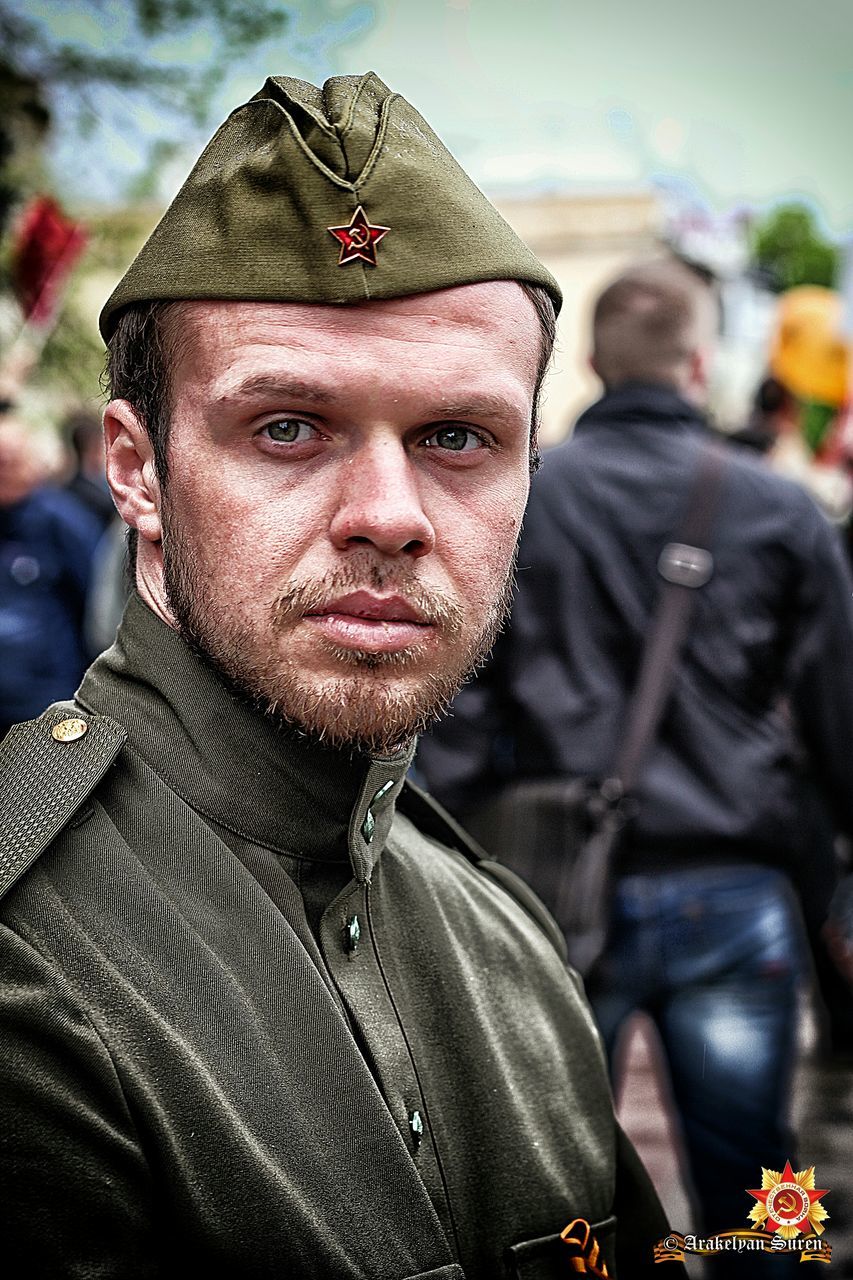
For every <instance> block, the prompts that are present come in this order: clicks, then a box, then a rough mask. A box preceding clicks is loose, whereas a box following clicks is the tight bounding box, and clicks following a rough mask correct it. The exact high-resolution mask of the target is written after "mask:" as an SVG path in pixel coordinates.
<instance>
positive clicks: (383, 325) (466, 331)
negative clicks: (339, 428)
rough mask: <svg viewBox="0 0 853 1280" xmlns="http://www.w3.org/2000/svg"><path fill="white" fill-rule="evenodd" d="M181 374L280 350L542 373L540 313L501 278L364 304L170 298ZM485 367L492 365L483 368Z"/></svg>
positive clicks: (202, 377)
mask: <svg viewBox="0 0 853 1280" xmlns="http://www.w3.org/2000/svg"><path fill="white" fill-rule="evenodd" d="M171 312H172V316H171V320H170V327H171V329H172V333H173V336H174V337H175V338H177V341H176V342H173V344H172V345H173V351H174V358H175V373H176V374H179V375H180V376H179V377H178V381H182V380H184V379H188V380H189V381H192V382H196V383H206V384H209V383H211V382H218V381H220V380H221V379H223V378H225V379H227V378H229V377H230V376H231V375H236V373H237V371H238V368H239V366H241V365H242V364H245V363H252V362H253V361H255V360H261V361H266V360H269V359H273V358H275V356H276V353H284V358H285V359H286V360H292V361H295V362H296V363H297V364H299V363H302V362H307V363H309V364H310V363H315V362H316V360H317V357H320V358H321V359H322V360H323V362H324V363H325V362H328V363H329V364H330V365H331V366H346V367H348V369H349V371H350V372H351V373H354V372H357V371H358V369H359V368H368V367H371V368H372V369H373V370H374V372H375V370H376V367H377V366H378V367H379V368H380V369H381V373H382V376H383V378H384V379H386V380H391V381H394V380H395V379H400V380H404V379H406V378H408V377H409V376H410V374H411V372H412V369H413V368H414V367H417V366H418V365H419V363H420V362H424V363H426V364H429V365H431V366H433V367H435V366H438V367H439V368H440V369H441V370H442V371H446V372H447V373H448V374H450V375H451V376H452V373H453V372H454V371H457V372H462V371H463V370H464V369H465V368H466V367H471V368H475V367H476V368H480V367H482V366H483V365H485V366H486V367H488V368H492V369H493V370H494V371H495V372H497V370H498V369H500V370H501V371H502V372H506V373H508V374H509V375H510V376H512V375H515V376H516V377H517V378H518V379H519V380H520V381H522V382H524V383H526V382H528V381H529V382H530V385H531V387H532V385H533V383H534V382H535V377H536V371H537V368H538V363H539V357H540V354H541V348H542V335H541V330H540V324H539V319H538V317H537V315H536V311H535V309H534V307H533V304H532V303H531V302H530V300H529V299H528V298H527V296H526V295H525V293H524V292H523V290H522V289H521V288H520V287H519V285H517V284H515V283H514V282H512V281H495V282H490V283H485V284H474V285H465V286H461V287H459V288H455V289H443V290H440V291H435V292H432V293H426V294H419V295H416V296H412V297H405V298H397V299H392V300H387V301H381V302H368V303H360V304H357V305H344V306H334V305H314V304H302V303H261V302H217V301H211V302H184V303H177V304H174V305H173V307H172V308H171ZM484 371H485V370H484Z"/></svg>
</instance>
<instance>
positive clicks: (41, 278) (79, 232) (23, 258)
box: [12, 196, 86, 328]
mask: <svg viewBox="0 0 853 1280" xmlns="http://www.w3.org/2000/svg"><path fill="white" fill-rule="evenodd" d="M85 245H86V233H85V231H84V230H83V227H82V225H81V224H80V223H79V222H72V220H71V219H70V218H67V217H66V216H65V214H64V213H63V212H62V210H61V209H60V207H59V205H58V204H57V203H56V201H55V200H53V199H51V197H50V196H37V197H36V199H35V200H33V201H32V202H31V203H30V204H29V205H28V206H27V208H26V209H25V210H24V214H23V217H22V219H21V222H20V225H19V228H18V233H17V236H16V239H15V243H14V246H13V249H12V288H13V289H14V292H15V297H16V298H17V299H18V302H19V303H20V306H21V310H22V311H23V313H24V319H25V320H26V321H27V322H28V323H29V324H32V325H36V326H38V327H40V328H41V327H44V328H49V327H50V326H51V325H52V323H53V321H54V320H55V318H56V314H57V312H58V310H59V303H60V299H61V297H62V290H63V287H64V285H65V282H66V280H67V279H68V276H69V273H70V271H71V268H72V267H73V266H74V263H75V262H76V261H77V259H78V258H79V257H80V254H81V253H82V252H83V249H84V247H85Z"/></svg>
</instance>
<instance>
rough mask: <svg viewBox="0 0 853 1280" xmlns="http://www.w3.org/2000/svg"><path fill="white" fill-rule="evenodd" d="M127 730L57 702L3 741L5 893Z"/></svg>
mask: <svg viewBox="0 0 853 1280" xmlns="http://www.w3.org/2000/svg"><path fill="white" fill-rule="evenodd" d="M126 738H127V733H126V732H125V730H124V729H123V728H122V727H121V725H120V724H117V723H116V721H115V720H111V719H110V717H109V716H100V715H94V714H93V713H92V712H89V711H81V709H80V708H79V707H78V706H76V705H75V703H73V702H57V703H54V705H53V706H52V707H48V709H47V711H45V712H44V714H43V715H40V716H39V717H38V719H37V720H27V721H25V723H23V724H16V725H14V726H13V727H12V728H11V729H10V730H9V732H8V733H7V734H6V737H5V738H4V739H3V741H2V743H0V898H2V897H3V896H4V895H5V894H6V893H8V891H9V890H10V889H11V887H12V885H13V884H15V883H16V882H17V881H18V880H19V879H20V877H21V876H22V875H23V874H24V872H25V871H27V870H28V868H29V867H31V866H32V864H33V863H34V862H35V860H36V858H38V857H39V856H40V855H41V854H42V853H44V851H45V849H46V848H47V847H48V845H49V844H50V843H51V841H53V840H55V839H56V837H57V836H58V835H59V833H60V831H61V830H62V828H63V827H64V826H65V825H66V823H67V822H68V821H69V819H71V818H72V817H73V816H74V814H75V813H76V812H77V810H78V809H79V808H80V806H81V805H82V804H84V803H85V801H86V800H87V799H88V798H89V796H90V795H91V794H92V792H93V791H94V789H95V787H96V786H97V785H98V783H99V782H100V781H101V779H102V778H103V776H104V774H105V773H106V771H107V769H109V767H110V765H111V764H112V763H113V761H114V760H115V758H116V756H117V755H118V753H119V751H120V750H121V748H122V746H123V745H124V742H125V740H126Z"/></svg>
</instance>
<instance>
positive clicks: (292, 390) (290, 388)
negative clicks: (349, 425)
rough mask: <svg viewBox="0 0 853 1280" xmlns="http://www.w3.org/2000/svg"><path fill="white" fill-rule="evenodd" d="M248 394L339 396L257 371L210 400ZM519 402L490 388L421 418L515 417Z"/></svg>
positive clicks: (321, 400) (324, 400) (306, 399)
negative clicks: (491, 390)
mask: <svg viewBox="0 0 853 1280" xmlns="http://www.w3.org/2000/svg"><path fill="white" fill-rule="evenodd" d="M252 396H270V397H274V398H275V399H277V400H279V401H281V402H284V401H287V400H297V401H301V402H302V403H303V404H318V405H327V404H334V403H335V402H336V401H338V400H339V398H340V397H339V396H338V395H337V394H336V392H335V391H333V390H331V389H328V388H325V387H319V386H317V384H316V383H313V382H306V381H304V380H303V379H301V378H282V377H277V376H276V375H274V374H269V373H257V374H253V375H252V376H251V377H248V378H245V379H244V380H243V381H242V382H240V383H238V384H237V385H236V386H234V387H229V389H228V390H227V391H223V392H222V394H221V395H219V396H217V397H216V400H215V401H214V403H215V404H217V405H224V404H234V403H238V402H239V401H240V400H243V399H248V398H251V397H252ZM518 410H519V406H518V404H517V403H516V402H515V401H514V400H512V399H511V398H510V397H509V396H502V395H499V394H496V393H494V392H488V391H487V392H483V393H482V394H479V393H478V394H477V395H476V396H474V397H472V398H471V399H470V400H468V401H465V402H464V403H463V402H459V403H456V404H440V403H436V404H435V405H433V406H432V407H430V408H429V409H428V410H427V412H426V413H425V414H424V418H425V419H429V420H430V421H434V422H435V421H439V420H441V419H451V418H479V417H483V416H486V417H489V416H491V417H502V418H507V417H515V416H516V414H517V413H518Z"/></svg>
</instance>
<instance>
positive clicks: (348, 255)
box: [327, 205, 391, 267]
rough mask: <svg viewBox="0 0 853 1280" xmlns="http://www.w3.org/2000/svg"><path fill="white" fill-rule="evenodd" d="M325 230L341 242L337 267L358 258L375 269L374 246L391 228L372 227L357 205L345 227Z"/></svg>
mask: <svg viewBox="0 0 853 1280" xmlns="http://www.w3.org/2000/svg"><path fill="white" fill-rule="evenodd" d="M327 230H328V231H329V232H330V234H331V235H333V236H334V237H335V239H336V240H340V242H341V256H340V257H339V258H338V266H339V267H345V266H346V264H347V263H348V262H356V261H357V260H358V259H359V258H360V259H361V261H362V262H367V263H369V264H370V266H371V267H375V266H376V246H377V245H378V244H379V241H380V240H381V239H382V237H383V236H384V235H387V234H388V232H389V231H390V230H391V228H390V227H375V226H372V225H371V224H370V223H369V222H368V220H367V215H366V213H365V212H364V210H363V209H362V207H361V205H359V206H358V208H357V209H356V211H355V213H354V214H353V215H352V219H351V220H350V222H349V223H348V224H347V226H345V227H328V228H327Z"/></svg>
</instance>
